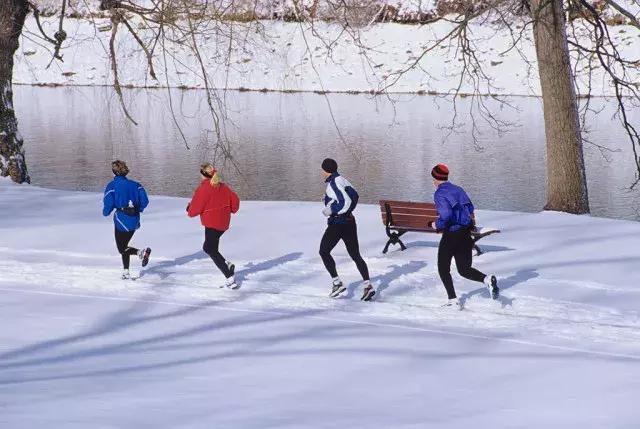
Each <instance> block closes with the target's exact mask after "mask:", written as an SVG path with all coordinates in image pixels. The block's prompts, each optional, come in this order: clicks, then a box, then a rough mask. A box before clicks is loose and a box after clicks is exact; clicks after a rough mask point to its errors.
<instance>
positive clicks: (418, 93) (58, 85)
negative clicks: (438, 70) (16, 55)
mask: <svg viewBox="0 0 640 429" xmlns="http://www.w3.org/2000/svg"><path fill="white" fill-rule="evenodd" d="M13 84H14V85H15V86H31V87H41V88H68V87H79V88H83V87H86V88H94V87H99V88H113V87H114V86H113V85H110V84H100V85H93V84H75V83H74V84H62V83H15V82H14V83H13ZM122 88H123V89H147V90H154V89H158V90H167V89H172V90H180V91H203V90H204V88H202V87H197V86H194V87H189V86H178V87H176V86H162V85H154V86H135V85H123V86H122ZM211 89H212V90H214V91H228V92H254V93H277V94H315V95H331V94H341V95H365V96H372V97H379V96H385V95H390V96H396V95H397V96H401V95H416V96H438V97H453V96H454V95H457V96H458V97H460V98H466V97H481V98H493V97H504V98H542V96H541V95H536V94H470V93H465V92H461V93H458V94H454V93H448V92H437V91H424V90H418V91H416V92H409V91H406V92H398V91H395V92H385V93H380V92H376V91H375V90H370V91H358V90H347V91H322V90H305V89H267V88H262V89H251V88H244V87H240V88H211ZM622 97H623V98H633V97H630V96H622ZM582 98H601V99H605V100H608V99H612V100H614V99H615V96H614V95H591V96H590V97H583V96H578V99H582Z"/></svg>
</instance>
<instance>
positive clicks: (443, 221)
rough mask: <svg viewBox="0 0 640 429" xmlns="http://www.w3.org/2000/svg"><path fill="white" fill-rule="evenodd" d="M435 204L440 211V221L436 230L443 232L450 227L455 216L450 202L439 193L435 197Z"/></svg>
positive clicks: (437, 221)
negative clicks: (452, 217)
mask: <svg viewBox="0 0 640 429" xmlns="http://www.w3.org/2000/svg"><path fill="white" fill-rule="evenodd" d="M434 202H435V203H436V210H437V211H438V219H437V220H436V222H435V229H437V230H438V231H442V230H444V229H445V228H446V227H447V225H449V222H450V221H451V216H453V210H452V209H451V206H450V205H449V201H447V199H446V198H445V197H443V196H440V195H438V194H437V193H436V195H435V197H434Z"/></svg>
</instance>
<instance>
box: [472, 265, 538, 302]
mask: <svg viewBox="0 0 640 429" xmlns="http://www.w3.org/2000/svg"><path fill="white" fill-rule="evenodd" d="M539 276H540V274H538V272H537V271H536V270H534V269H532V268H527V269H524V270H520V271H518V272H516V273H515V274H512V275H510V276H509V277H505V278H503V279H498V287H499V288H500V295H499V296H498V301H499V302H500V304H501V305H502V308H505V307H513V301H514V299H513V298H508V297H506V296H504V295H503V292H504V291H505V290H508V289H510V288H512V287H514V286H515V285H517V284H520V283H525V282H528V281H529V280H531V279H535V278H536V277H539ZM476 295H480V296H483V297H485V298H488V299H489V298H491V296H490V295H489V290H488V289H487V288H486V287H485V286H483V287H481V288H478V289H475V290H472V291H471V292H468V293H464V294H462V295H461V296H460V303H461V304H462V305H463V306H464V304H465V303H466V302H467V300H469V299H471V298H472V297H474V296H476Z"/></svg>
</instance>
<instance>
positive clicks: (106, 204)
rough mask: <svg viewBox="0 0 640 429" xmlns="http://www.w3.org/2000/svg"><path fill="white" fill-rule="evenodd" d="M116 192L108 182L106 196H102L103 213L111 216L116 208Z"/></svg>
mask: <svg viewBox="0 0 640 429" xmlns="http://www.w3.org/2000/svg"><path fill="white" fill-rule="evenodd" d="M115 194H116V191H115V189H113V187H112V186H111V184H108V185H107V187H106V188H105V190H104V197H102V215H103V216H109V215H110V214H111V212H112V211H113V209H114V208H115Z"/></svg>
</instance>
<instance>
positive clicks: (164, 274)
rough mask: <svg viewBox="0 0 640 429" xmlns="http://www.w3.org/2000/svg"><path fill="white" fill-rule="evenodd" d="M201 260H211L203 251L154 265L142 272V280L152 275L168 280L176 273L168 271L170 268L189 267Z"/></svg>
mask: <svg viewBox="0 0 640 429" xmlns="http://www.w3.org/2000/svg"><path fill="white" fill-rule="evenodd" d="M201 259H209V256H207V254H206V253H204V252H203V251H199V252H196V253H192V254H190V255H185V256H180V257H179V258H175V259H173V260H171V261H162V262H158V263H153V265H152V266H151V268H147V269H143V270H142V271H140V278H142V277H144V276H147V275H150V274H157V275H158V276H160V280H166V279H167V278H168V277H169V276H170V275H171V274H174V273H175V271H168V269H169V268H173V267H178V266H180V265H187V264H188V263H190V262H193V261H198V260H201Z"/></svg>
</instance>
